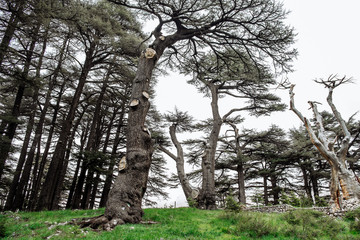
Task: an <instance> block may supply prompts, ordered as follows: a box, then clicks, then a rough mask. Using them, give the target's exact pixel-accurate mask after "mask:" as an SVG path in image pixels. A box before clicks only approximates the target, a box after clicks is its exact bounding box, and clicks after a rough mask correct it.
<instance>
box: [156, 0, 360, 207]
mask: <svg viewBox="0 0 360 240" xmlns="http://www.w3.org/2000/svg"><path fill="white" fill-rule="evenodd" d="M283 2H284V6H285V9H287V10H289V11H291V12H290V13H289V15H288V19H287V22H288V24H289V25H291V26H293V27H294V28H295V32H296V33H297V34H298V35H297V42H296V43H295V45H294V47H295V48H297V49H298V52H299V56H298V58H297V59H296V60H295V61H294V63H293V65H294V72H293V73H291V74H288V76H287V77H288V78H289V80H290V81H291V82H292V83H295V84H296V87H295V90H294V92H295V104H296V106H297V108H298V109H299V110H300V111H301V112H302V113H303V115H304V116H307V117H310V116H311V112H310V110H309V105H308V103H307V101H309V100H312V101H317V102H321V103H323V104H322V105H321V106H319V110H329V107H328V106H327V104H326V96H327V93H328V91H327V89H325V88H324V87H322V86H320V85H319V84H316V83H315V82H314V81H313V80H314V79H316V78H327V77H328V76H329V75H330V74H338V75H339V76H340V77H342V76H344V75H346V76H348V77H352V78H353V79H354V84H348V85H343V86H340V87H339V88H338V89H335V91H334V97H333V98H334V103H335V105H336V106H337V107H338V110H339V111H340V112H341V114H342V115H343V117H344V118H345V119H347V118H349V117H350V116H351V115H352V114H353V113H355V112H357V111H359V110H360V97H359V93H360V62H359V58H360V26H359V24H360V14H359V13H358V12H359V10H360V1H359V0H343V1H337V0H285V1H283ZM187 78H189V77H186V76H185V77H184V76H179V75H178V74H176V73H174V74H171V75H168V76H165V77H161V78H159V82H158V85H157V86H156V88H155V89H156V98H155V104H156V106H157V108H158V110H159V111H160V112H162V113H164V112H166V111H173V109H174V107H175V106H177V107H178V108H179V109H180V110H182V111H187V112H189V114H191V115H192V116H193V117H195V118H196V119H199V120H201V119H206V118H207V117H209V116H210V115H211V112H210V105H209V104H210V100H209V99H205V98H203V97H202V94H200V93H198V92H197V91H196V89H195V87H194V86H191V85H187V84H186V79H187ZM276 93H278V95H280V96H281V97H282V99H283V101H284V102H285V103H288V102H289V97H288V92H286V91H284V90H277V91H276ZM221 101H222V102H221V103H220V104H221V106H220V111H221V113H222V114H224V113H225V112H226V110H227V109H228V106H229V105H233V106H234V107H241V106H237V105H236V104H237V103H236V102H235V100H231V101H229V100H226V99H224V100H221ZM221 107H222V108H221ZM244 117H246V116H244ZM357 119H360V116H358V117H357ZM300 123H301V122H300V120H299V119H298V118H297V116H295V114H294V113H293V112H291V111H290V110H286V111H285V112H282V113H276V114H272V115H271V116H270V117H259V118H258V119H255V118H249V117H247V121H245V122H244V124H243V125H242V126H241V127H244V128H257V129H262V130H264V129H266V128H268V126H270V125H271V124H277V125H279V126H280V127H282V128H284V129H288V128H292V127H299V126H300ZM169 161H171V160H169ZM181 199H182V196H181V194H180V195H176V196H173V197H172V199H171V200H170V201H169V202H170V203H174V201H175V200H177V201H182V200H181Z"/></svg>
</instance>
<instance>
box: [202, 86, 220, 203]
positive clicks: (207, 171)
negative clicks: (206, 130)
mask: <svg viewBox="0 0 360 240" xmlns="http://www.w3.org/2000/svg"><path fill="white" fill-rule="evenodd" d="M205 84H206V85H207V86H208V88H209V90H210V92H211V110H212V115H213V124H212V130H211V133H210V136H209V140H208V143H207V146H206V149H205V152H204V156H203V157H202V163H201V166H202V174H203V179H202V189H201V194H200V196H199V207H200V208H203V209H209V210H213V209H216V193H215V154H216V147H217V142H218V140H219V134H220V129H221V125H222V118H221V117H220V114H219V106H218V99H219V96H218V86H216V85H214V84H213V83H208V82H206V83H205Z"/></svg>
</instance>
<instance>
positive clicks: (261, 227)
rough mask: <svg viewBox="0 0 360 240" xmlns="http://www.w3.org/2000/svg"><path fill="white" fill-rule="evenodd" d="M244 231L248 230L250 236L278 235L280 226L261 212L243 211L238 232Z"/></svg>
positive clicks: (237, 226) (237, 227)
mask: <svg viewBox="0 0 360 240" xmlns="http://www.w3.org/2000/svg"><path fill="white" fill-rule="evenodd" d="M243 232H246V233H247V234H248V235H249V236H250V237H263V236H267V235H271V236H277V235H278V233H279V227H278V226H277V225H276V224H275V222H274V221H272V220H271V219H270V218H267V217H266V216H264V215H262V214H261V213H250V212H243V213H240V217H239V222H238V223H237V225H236V233H238V234H242V233H243Z"/></svg>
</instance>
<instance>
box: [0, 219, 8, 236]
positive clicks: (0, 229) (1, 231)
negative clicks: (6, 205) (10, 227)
mask: <svg viewBox="0 0 360 240" xmlns="http://www.w3.org/2000/svg"><path fill="white" fill-rule="evenodd" d="M5 224H6V217H5V216H3V215H0V238H3V237H6V236H7V234H6V228H5Z"/></svg>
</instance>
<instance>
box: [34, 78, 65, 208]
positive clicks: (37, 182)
mask: <svg viewBox="0 0 360 240" xmlns="http://www.w3.org/2000/svg"><path fill="white" fill-rule="evenodd" d="M54 81H56V79H54ZM54 83H55V82H54ZM65 83H66V82H65V81H64V82H63V83H62V85H61V87H60V90H59V94H58V96H57V102H56V105H55V107H54V113H53V116H52V119H51V127H50V129H49V132H48V137H47V141H46V145H45V149H44V152H43V154H42V157H41V161H40V166H39V171H38V174H37V176H36V178H35V179H34V181H35V182H34V184H33V190H32V192H33V193H34V195H32V196H31V202H32V203H31V206H30V209H31V210H35V209H36V208H37V204H38V196H39V189H40V185H41V182H42V179H43V175H44V169H45V165H46V163H47V158H48V154H49V150H50V146H51V143H52V136H53V134H54V130H55V125H56V119H57V116H58V112H59V110H60V103H61V97H62V95H63V93H64V89H65V85H66V84H65ZM49 97H50V98H51V96H49Z"/></svg>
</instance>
